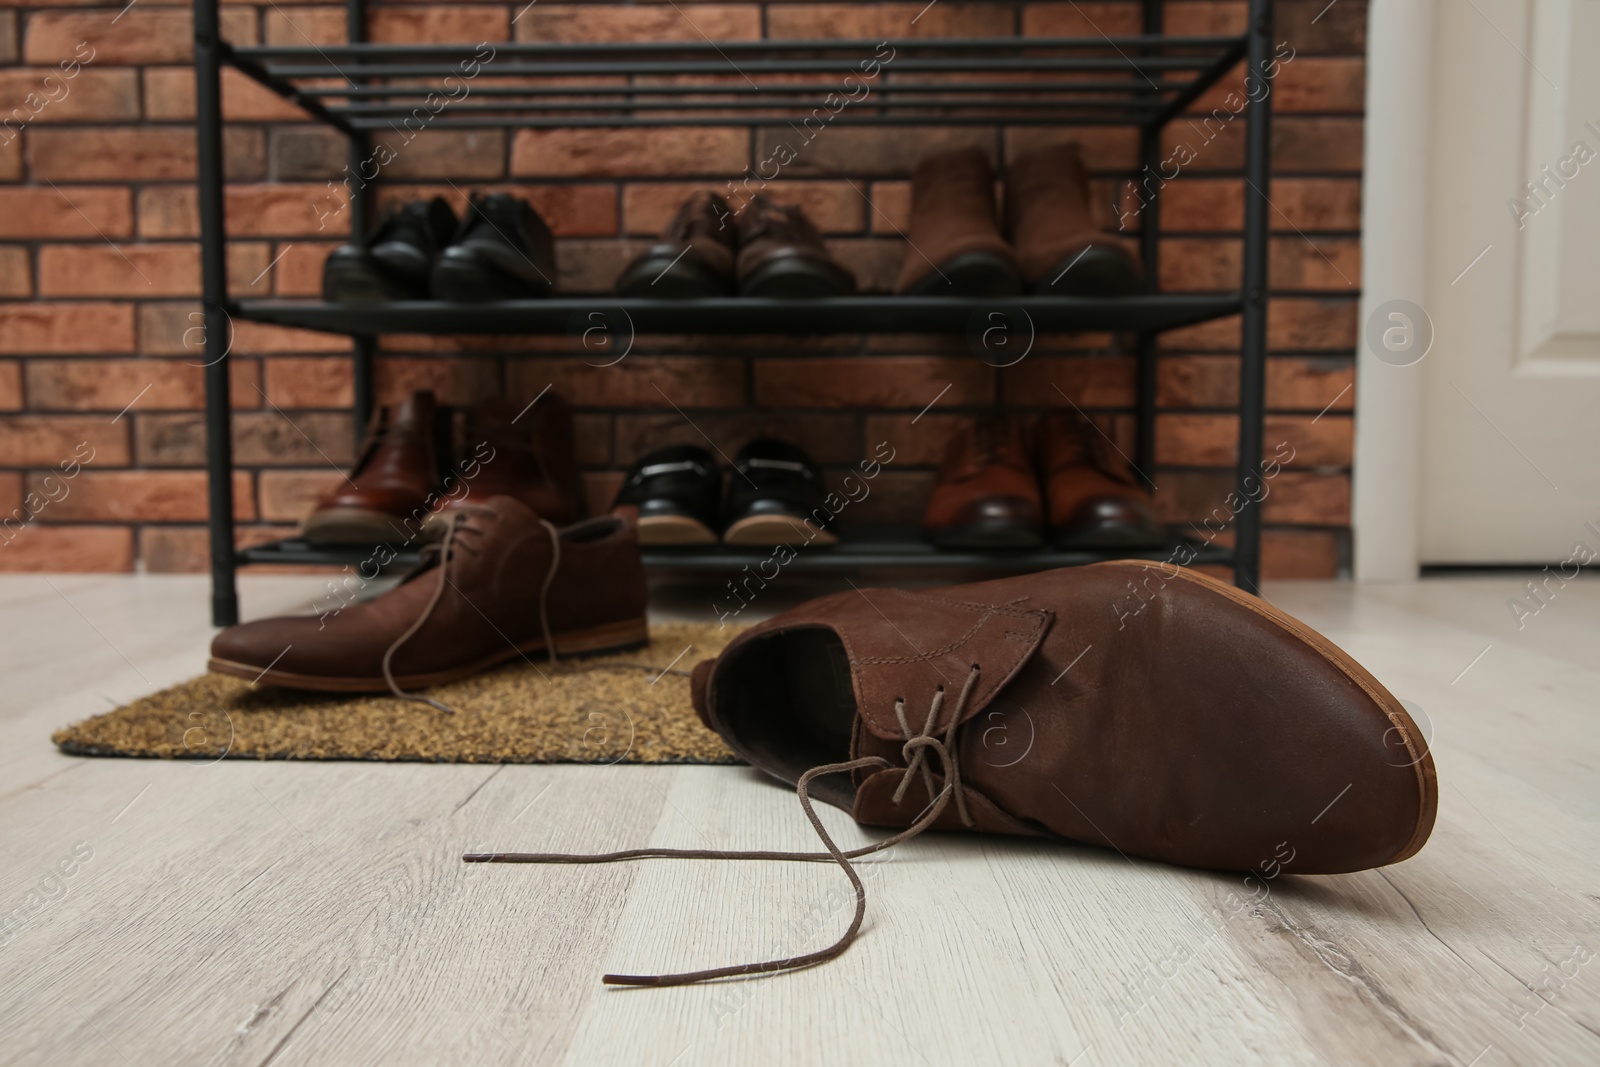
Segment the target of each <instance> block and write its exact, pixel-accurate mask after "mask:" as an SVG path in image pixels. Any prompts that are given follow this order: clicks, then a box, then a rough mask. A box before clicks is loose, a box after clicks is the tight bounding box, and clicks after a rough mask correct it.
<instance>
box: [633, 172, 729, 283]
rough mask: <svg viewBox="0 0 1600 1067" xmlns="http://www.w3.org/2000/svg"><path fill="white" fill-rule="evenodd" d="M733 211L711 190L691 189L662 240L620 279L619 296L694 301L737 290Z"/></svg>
mask: <svg viewBox="0 0 1600 1067" xmlns="http://www.w3.org/2000/svg"><path fill="white" fill-rule="evenodd" d="M736 236H737V235H736V233H735V223H734V217H733V211H732V209H730V208H729V207H728V202H727V201H726V200H724V199H722V197H720V196H718V195H717V194H716V193H713V192H710V191H708V190H702V191H700V192H696V193H692V194H690V196H689V198H688V199H687V200H685V201H684V202H683V204H682V205H681V206H680V207H679V208H678V211H677V214H675V215H673V217H672V221H671V222H669V223H667V228H666V229H665V230H663V231H661V239H660V240H659V241H657V242H656V243H655V244H653V245H651V246H650V247H649V248H647V249H645V251H644V252H643V254H641V255H640V256H639V258H637V259H635V260H634V261H633V262H632V263H630V264H629V265H628V268H627V269H626V270H624V271H623V272H622V274H621V275H620V276H619V277H618V278H617V285H616V289H617V293H618V295H619V296H634V297H640V298H648V299H654V300H695V299H700V298H703V297H712V296H732V295H733V256H734V245H735V241H736Z"/></svg>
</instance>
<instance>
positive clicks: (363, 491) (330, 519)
mask: <svg viewBox="0 0 1600 1067" xmlns="http://www.w3.org/2000/svg"><path fill="white" fill-rule="evenodd" d="M444 419H445V416H444V414H443V412H442V411H441V410H440V408H439V406H438V405H437V404H435V403H434V400H433V394H432V393H431V392H427V391H426V390H424V391H421V392H416V393H413V394H412V395H411V397H410V398H409V399H408V400H406V401H405V402H404V403H403V404H400V405H398V406H397V407H394V408H387V407H385V408H379V409H378V411H377V412H376V414H374V415H373V419H372V425H371V426H370V427H369V428H368V430H367V437H366V440H365V442H363V444H362V446H361V455H360V458H359V459H357V460H356V465H355V468H354V469H353V470H352V471H351V472H350V473H349V474H348V475H347V476H346V477H345V480H344V481H343V482H342V483H341V484H339V485H338V486H336V487H335V488H334V489H333V491H332V492H330V493H329V494H328V495H327V496H325V497H323V498H322V500H321V501H319V502H318V503H317V507H316V510H315V511H313V512H312V513H311V514H310V515H308V516H306V520H305V522H304V523H302V524H301V527H300V532H301V535H302V536H303V537H305V538H306V539H307V540H310V541H330V542H338V543H357V544H377V543H379V542H383V541H390V542H395V543H400V542H404V541H409V540H411V539H413V538H415V537H416V536H417V534H418V533H419V532H420V530H421V529H422V525H423V524H424V523H425V522H426V521H427V519H428V516H429V515H430V514H431V513H432V510H433V506H434V505H436V504H437V503H438V502H439V500H440V499H442V498H441V497H440V496H439V495H438V494H437V493H435V490H436V489H438V488H439V485H440V482H441V480H442V474H443V471H442V469H441V463H440V453H441V449H440V438H441V437H443V436H445V435H446V434H447V432H448V431H447V429H446V426H445V421H444Z"/></svg>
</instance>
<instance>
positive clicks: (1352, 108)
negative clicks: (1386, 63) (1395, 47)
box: [1272, 56, 1367, 115]
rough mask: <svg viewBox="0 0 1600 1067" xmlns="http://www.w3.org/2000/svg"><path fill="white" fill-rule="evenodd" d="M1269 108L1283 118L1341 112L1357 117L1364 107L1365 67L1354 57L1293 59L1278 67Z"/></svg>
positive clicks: (1361, 60) (1305, 57)
mask: <svg viewBox="0 0 1600 1067" xmlns="http://www.w3.org/2000/svg"><path fill="white" fill-rule="evenodd" d="M1272 86H1273V93H1274V94H1275V95H1274V96H1273V100H1272V106H1273V107H1274V108H1275V109H1278V110H1281V111H1282V112H1283V113H1284V114H1293V113H1295V112H1302V111H1323V112H1327V111H1341V112H1346V113H1349V114H1355V115H1359V114H1361V112H1362V110H1363V108H1365V106H1366V90H1367V65H1366V61H1365V60H1363V59H1360V58H1357V57H1355V56H1340V57H1328V58H1319V57H1316V56H1296V57H1295V58H1294V59H1293V60H1292V61H1290V62H1288V63H1283V64H1280V66H1279V68H1278V76H1277V78H1276V79H1274V80H1273V83H1272Z"/></svg>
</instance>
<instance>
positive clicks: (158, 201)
mask: <svg viewBox="0 0 1600 1067" xmlns="http://www.w3.org/2000/svg"><path fill="white" fill-rule="evenodd" d="M348 202H349V196H348V192H347V190H346V189H345V187H344V186H343V185H336V186H335V187H334V188H332V189H329V188H328V187H327V186H326V185H325V184H321V183H316V182H302V183H273V184H270V185H230V186H229V187H228V191H227V201H226V210H227V224H228V234H229V236H230V237H232V238H239V237H296V236H301V235H305V236H316V235H317V234H318V233H319V232H322V231H320V230H319V229H318V226H317V223H318V222H319V221H320V219H321V217H322V216H323V215H326V214H332V213H343V212H344V211H345V209H346V205H347V204H348ZM199 235H200V214H199V205H198V200H197V194H196V191H195V188H194V186H192V185H153V186H146V187H145V188H143V189H141V190H139V236H141V237H146V238H163V237H198V236H199Z"/></svg>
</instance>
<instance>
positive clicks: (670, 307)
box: [230, 293, 1244, 351]
mask: <svg viewBox="0 0 1600 1067" xmlns="http://www.w3.org/2000/svg"><path fill="white" fill-rule="evenodd" d="M1243 306H1244V299H1243V297H1242V296H1241V295H1240V294H1238V293H1222V294H1215V295H1213V294H1199V295H1195V294H1180V295H1173V294H1154V295H1150V296H1129V297H1119V298H1116V299H1104V300H1091V299H1083V298H1068V297H1056V296H1020V297H1010V298H996V299H992V300H967V299H962V300H946V299H942V298H939V297H904V296H852V297H835V298H829V299H823V300H759V299H749V298H744V297H729V298H726V299H715V300H692V301H683V300H624V299H620V298H606V297H582V298H558V299H553V300H507V301H500V302H496V303H486V304H445V303H441V302H439V301H433V300H419V301H407V302H398V303H388V304H328V303H322V302H319V301H295V300H246V301H242V302H241V303H239V304H237V305H234V306H233V307H231V308H230V312H231V314H233V316H234V317H235V318H239V319H245V320H248V321H252V322H265V323H271V324H273V325H277V326H297V327H300V328H302V329H308V330H324V331H327V332H329V333H341V334H348V335H350V336H365V335H371V334H378V333H411V334H469V333H476V334H559V333H567V332H572V333H575V334H582V333H583V332H584V331H585V330H586V329H589V328H590V327H592V326H594V325H596V324H601V325H604V326H605V327H607V328H608V329H611V330H615V331H618V332H619V333H622V334H624V335H625V334H626V333H627V331H628V328H629V327H631V330H632V332H634V333H641V334H643V333H690V334H762V333H783V334H840V333H960V332H963V331H972V330H976V331H979V332H981V331H983V330H985V329H988V328H990V327H991V326H995V325H1000V326H1003V327H1004V328H1006V329H1007V330H1012V331H1016V336H1018V337H1023V338H1025V337H1027V336H1028V335H1029V331H1032V332H1036V333H1075V332H1126V333H1144V332H1147V331H1162V330H1170V329H1174V328H1176V327H1179V326H1190V325H1193V324H1195V323H1198V322H1206V321H1208V320H1211V319H1217V318H1222V317H1223V316H1226V315H1236V314H1238V313H1239V312H1240V310H1241V309H1242V308H1243ZM1018 350H1019V351H1021V346H1019V347H1018Z"/></svg>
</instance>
